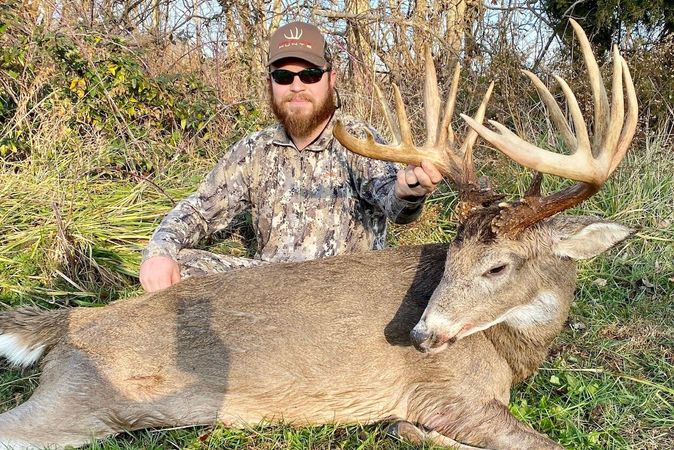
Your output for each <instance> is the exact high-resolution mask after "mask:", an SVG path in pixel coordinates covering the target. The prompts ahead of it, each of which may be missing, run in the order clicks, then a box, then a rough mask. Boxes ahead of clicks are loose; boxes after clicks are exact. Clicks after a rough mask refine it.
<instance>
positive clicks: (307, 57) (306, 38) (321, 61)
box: [267, 22, 328, 67]
mask: <svg viewBox="0 0 674 450" xmlns="http://www.w3.org/2000/svg"><path fill="white" fill-rule="evenodd" d="M283 58H299V59H303V60H304V61H307V62H309V63H311V64H315V65H317V66H319V67H323V66H326V65H327V64H328V61H327V59H326V45H325V39H323V35H321V32H320V31H319V30H318V28H317V27H316V26H315V25H311V24H309V23H304V22H292V23H289V24H287V25H283V26H282V27H280V28H279V29H278V30H276V31H275V32H274V34H272V36H271V39H270V40H269V62H267V65H268V66H271V65H272V64H274V63H275V62H276V61H279V60H281V59H283Z"/></svg>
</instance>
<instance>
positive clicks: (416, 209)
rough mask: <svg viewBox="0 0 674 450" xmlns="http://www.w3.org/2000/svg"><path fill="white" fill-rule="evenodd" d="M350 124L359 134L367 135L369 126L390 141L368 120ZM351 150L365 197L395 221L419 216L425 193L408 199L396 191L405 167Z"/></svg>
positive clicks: (357, 181) (377, 138) (378, 138)
mask: <svg viewBox="0 0 674 450" xmlns="http://www.w3.org/2000/svg"><path fill="white" fill-rule="evenodd" d="M350 128H351V129H350V130H349V131H350V132H351V133H352V134H353V135H354V136H356V137H359V138H364V137H365V129H366V128H367V129H368V130H369V131H370V133H372V135H373V136H374V139H375V141H376V142H378V143H380V144H386V140H385V139H384V138H383V137H381V136H380V135H379V133H377V131H376V130H374V129H373V128H371V127H369V126H367V125H365V124H364V123H355V124H353V125H352V127H350ZM337 145H340V144H339V143H338V144H337ZM347 151H348V150H347ZM349 153H350V155H349V158H351V167H352V175H353V181H354V184H355V186H356V189H357V191H358V195H359V197H360V198H361V200H364V201H366V202H368V203H370V204H371V205H375V206H377V207H379V209H381V210H382V211H383V212H384V214H385V215H386V217H388V218H389V219H390V220H391V221H393V222H395V223H399V224H405V223H410V222H412V221H414V220H415V219H417V218H418V217H419V215H420V214H421V211H422V210H423V205H424V201H425V200H426V197H425V196H424V197H418V198H415V199H412V200H407V199H401V198H398V196H396V194H395V183H396V176H397V174H398V171H399V170H400V169H401V167H400V165H399V164H397V163H392V162H389V161H379V160H376V159H371V158H365V157H363V156H360V155H356V154H353V153H351V152H349Z"/></svg>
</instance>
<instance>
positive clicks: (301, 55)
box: [267, 51, 328, 67]
mask: <svg viewBox="0 0 674 450" xmlns="http://www.w3.org/2000/svg"><path fill="white" fill-rule="evenodd" d="M286 58H297V59H301V60H303V61H306V62H308V63H311V64H314V65H316V66H319V67H323V66H325V65H327V64H328V62H327V61H326V60H325V58H322V57H320V56H316V55H307V54H306V53H305V52H298V51H289V52H283V53H279V54H277V55H275V56H274V59H270V60H269V62H268V63H267V66H271V65H272V64H274V63H275V62H277V61H280V60H282V59H286Z"/></svg>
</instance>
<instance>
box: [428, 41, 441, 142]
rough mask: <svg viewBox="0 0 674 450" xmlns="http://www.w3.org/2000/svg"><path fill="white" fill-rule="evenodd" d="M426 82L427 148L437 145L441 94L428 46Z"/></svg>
mask: <svg viewBox="0 0 674 450" xmlns="http://www.w3.org/2000/svg"><path fill="white" fill-rule="evenodd" d="M425 53H426V81H425V82H424V109H425V113H426V146H427V147H431V146H433V145H435V144H436V139H437V137H438V120H439V118H440V93H439V92H438V78H437V75H436V73H435V64H433V54H432V53H431V48H430V46H426V48H425Z"/></svg>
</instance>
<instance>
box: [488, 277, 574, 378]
mask: <svg viewBox="0 0 674 450" xmlns="http://www.w3.org/2000/svg"><path fill="white" fill-rule="evenodd" d="M572 298H573V290H571V292H564V291H560V290H559V289H555V290H546V291H541V292H539V293H537V295H536V296H535V297H534V298H533V300H532V302H531V303H529V304H527V305H524V306H522V307H519V308H518V309H517V310H516V311H513V312H512V313H511V314H509V315H508V317H506V319H505V320H504V321H502V322H500V323H499V324H497V325H495V326H493V327H491V328H489V329H487V330H485V331H484V333H485V336H487V338H488V339H489V340H491V342H492V344H493V345H494V348H495V349H496V351H497V352H498V353H499V354H500V355H501V356H502V357H503V359H505V360H506V361H507V363H508V365H509V366H510V369H511V370H512V374H513V383H518V382H520V381H522V380H524V379H525V378H527V377H528V376H529V375H531V374H532V373H533V372H534V371H535V370H536V369H537V368H538V367H539V366H540V364H541V363H542V362H543V360H544V359H545V358H546V356H547V354H548V350H549V348H550V345H551V344H552V341H553V340H554V339H555V337H556V336H557V335H558V334H559V333H560V332H561V330H562V328H563V327H564V323H565V321H566V319H567V317H568V315H569V307H570V303H571V299H572Z"/></svg>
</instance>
